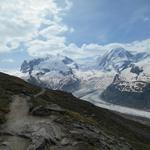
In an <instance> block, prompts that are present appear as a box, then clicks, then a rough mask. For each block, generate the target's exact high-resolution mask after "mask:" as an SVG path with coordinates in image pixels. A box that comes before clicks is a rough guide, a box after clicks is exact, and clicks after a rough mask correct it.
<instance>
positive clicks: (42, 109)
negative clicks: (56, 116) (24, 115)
mask: <svg viewBox="0 0 150 150" xmlns="http://www.w3.org/2000/svg"><path fill="white" fill-rule="evenodd" d="M51 112H59V113H63V112H65V110H64V109H62V108H61V107H59V106H58V105H56V104H52V105H48V106H38V107H36V108H33V109H32V111H31V114H32V115H34V116H49V115H50V114H51Z"/></svg>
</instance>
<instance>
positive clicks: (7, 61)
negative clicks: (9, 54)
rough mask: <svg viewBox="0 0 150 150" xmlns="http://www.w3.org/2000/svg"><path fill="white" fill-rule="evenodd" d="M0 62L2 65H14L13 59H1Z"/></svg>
mask: <svg viewBox="0 0 150 150" xmlns="http://www.w3.org/2000/svg"><path fill="white" fill-rule="evenodd" d="M1 62H3V63H14V62H15V60H14V59H11V58H9V59H2V60H1Z"/></svg>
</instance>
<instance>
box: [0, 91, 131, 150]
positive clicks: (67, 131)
mask: <svg viewBox="0 0 150 150" xmlns="http://www.w3.org/2000/svg"><path fill="white" fill-rule="evenodd" d="M44 93H45V89H42V90H41V91H40V92H39V93H37V94H36V95H34V96H33V97H34V98H37V97H39V96H41V95H43V94H44ZM31 98H32V97H29V96H26V95H22V94H21V95H14V96H13V97H12V103H11V105H10V112H9V113H8V114H7V121H6V123H5V124H4V125H3V127H2V130H1V132H0V135H1V136H0V150H110V149H112V150H131V149H132V148H131V146H130V145H129V144H127V143H126V142H123V141H122V142H121V141H117V140H116V139H115V138H113V137H111V136H108V135H106V134H105V133H103V131H101V130H99V128H97V127H95V126H92V125H89V124H83V123H80V122H71V123H70V124H71V125H70V124H67V123H66V121H64V120H63V119H62V118H61V117H60V115H58V113H60V114H63V113H64V112H65V109H62V108H61V107H59V106H58V105H56V104H52V105H50V106H48V107H46V108H42V109H44V111H47V110H51V111H52V112H55V113H56V112H57V113H56V114H55V113H52V114H51V115H49V116H48V115H45V116H33V115H31V114H30V113H29V109H30V107H29V101H30V100H31ZM35 111H36V113H38V111H41V108H40V109H39V108H35ZM89 143H93V146H91V145H92V144H89Z"/></svg>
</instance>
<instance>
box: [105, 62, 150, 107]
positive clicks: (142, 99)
mask: <svg viewBox="0 0 150 150" xmlns="http://www.w3.org/2000/svg"><path fill="white" fill-rule="evenodd" d="M149 71H150V70H149V61H148V60H147V61H145V60H144V62H143V61H142V62H139V63H136V64H133V65H131V66H130V67H128V68H127V69H125V70H123V71H122V72H121V73H120V74H116V76H115V77H114V81H113V82H112V83H111V84H110V85H109V86H108V87H107V88H106V90H104V92H103V93H102V98H103V99H104V100H106V101H107V102H110V103H113V104H118V105H124V106H128V107H133V108H138V109H144V110H149V109H150V72H149Z"/></svg>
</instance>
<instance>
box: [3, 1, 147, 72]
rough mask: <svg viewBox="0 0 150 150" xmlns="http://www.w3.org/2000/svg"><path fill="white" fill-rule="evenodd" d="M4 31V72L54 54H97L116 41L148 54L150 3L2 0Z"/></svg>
mask: <svg viewBox="0 0 150 150" xmlns="http://www.w3.org/2000/svg"><path fill="white" fill-rule="evenodd" d="M16 3H17V5H16ZM6 12H7V13H6ZM0 33H1V35H0V69H2V70H3V69H19V67H20V65H21V63H22V62H23V60H25V59H27V60H29V59H31V58H34V57H43V56H46V55H49V54H62V55H67V56H69V57H71V58H73V59H75V60H77V59H82V58H86V57H89V56H92V57H94V56H96V55H100V54H101V53H104V52H105V50H106V49H110V48H112V47H113V46H114V45H115V46H116V45H119V46H122V47H125V48H127V49H129V50H134V51H135V50H136V51H148V52H149V51H150V1H149V0H132V1H131V0H45V1H43V0H38V1H37V0H21V1H20V0H5V1H2V0H0Z"/></svg>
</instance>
